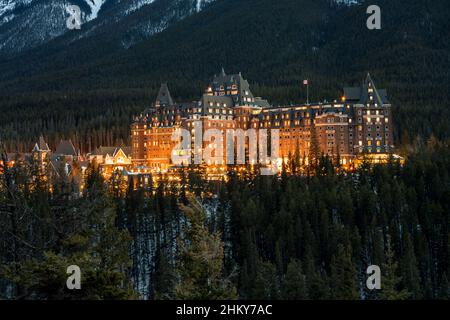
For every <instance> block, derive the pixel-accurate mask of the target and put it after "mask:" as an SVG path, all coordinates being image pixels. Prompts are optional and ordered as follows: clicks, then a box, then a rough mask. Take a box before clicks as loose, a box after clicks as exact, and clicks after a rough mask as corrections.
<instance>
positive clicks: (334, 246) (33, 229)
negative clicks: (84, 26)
mask: <svg viewBox="0 0 450 320" xmlns="http://www.w3.org/2000/svg"><path fill="white" fill-rule="evenodd" d="M289 165H290V166H296V165H295V162H294V161H292V162H291V163H290V164H289ZM449 168H450V151H449V149H448V146H444V145H442V144H440V143H438V142H437V141H436V140H430V141H429V142H428V143H423V144H422V145H421V146H420V147H419V148H418V149H417V150H416V151H415V152H414V153H412V154H411V155H410V156H409V157H408V160H407V161H406V163H405V164H404V165H403V166H402V165H400V164H399V163H398V162H396V161H391V162H390V163H389V164H388V165H370V164H368V163H365V164H363V165H362V166H361V167H360V168H359V169H358V171H357V172H355V173H353V174H348V173H345V172H342V171H341V170H340V169H339V167H336V166H335V165H333V160H332V159H328V158H322V159H321V160H320V161H319V162H318V163H317V165H314V167H311V168H309V169H310V171H309V172H310V174H309V175H298V174H289V175H288V174H286V173H282V175H281V176H280V177H275V176H274V177H267V176H251V175H248V176H245V177H237V176H236V175H234V174H230V175H229V180H228V181H227V182H221V183H217V182H215V183H208V182H206V181H203V180H202V178H201V175H199V174H198V173H195V172H191V173H189V174H183V175H182V181H181V183H179V184H171V183H160V184H159V185H157V186H155V187H153V188H138V189H134V188H132V187H131V185H128V184H127V183H126V182H125V181H124V180H122V179H121V178H120V176H119V175H116V176H114V177H113V178H112V179H111V181H104V180H103V178H102V175H101V174H99V172H98V170H97V169H96V168H95V166H91V168H90V169H89V177H88V183H87V187H86V189H85V191H84V193H83V196H82V197H81V198H74V197H73V196H72V195H73V193H71V191H72V190H73V187H72V186H71V182H70V181H60V180H59V179H57V180H55V181H54V182H53V183H54V186H53V193H49V191H48V189H49V188H48V183H49V181H47V180H45V179H43V178H41V179H35V180H33V181H31V180H29V179H27V178H26V177H27V176H28V175H29V172H27V170H33V168H32V167H30V168H24V167H15V168H13V169H9V170H7V171H6V173H7V174H5V175H2V176H0V178H1V185H2V186H4V187H5V188H2V189H0V191H1V193H0V203H1V206H0V213H1V215H0V225H1V226H2V233H1V235H0V252H2V254H1V256H0V259H1V261H0V262H1V263H0V265H1V266H2V267H1V269H0V288H1V290H0V297H2V298H24V299H136V298H148V299H234V298H241V299H448V298H449V297H450V286H449V280H448V279H449V276H450V260H449V257H450V245H449V240H450V233H449V226H450V216H449V212H450V208H449V203H450V188H449V186H450V172H449ZM13 181H14V183H13ZM105 182H106V183H105ZM72 264H77V265H79V266H80V268H81V270H83V275H84V276H83V277H84V278H83V279H84V280H83V287H82V290H78V291H76V293H73V291H69V290H67V289H66V287H65V279H66V277H67V275H66V274H65V268H66V266H67V265H72ZM373 264H375V265H378V266H380V268H381V270H382V282H381V283H382V288H381V290H375V291H369V290H367V289H366V286H365V281H366V279H367V275H366V268H367V267H368V266H369V265H373Z"/></svg>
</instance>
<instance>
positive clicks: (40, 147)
mask: <svg viewBox="0 0 450 320" xmlns="http://www.w3.org/2000/svg"><path fill="white" fill-rule="evenodd" d="M33 151H45V152H50V151H51V150H50V148H49V147H48V144H47V142H45V140H44V137H43V136H40V137H39V141H38V142H37V143H36V144H35V145H34V148H33Z"/></svg>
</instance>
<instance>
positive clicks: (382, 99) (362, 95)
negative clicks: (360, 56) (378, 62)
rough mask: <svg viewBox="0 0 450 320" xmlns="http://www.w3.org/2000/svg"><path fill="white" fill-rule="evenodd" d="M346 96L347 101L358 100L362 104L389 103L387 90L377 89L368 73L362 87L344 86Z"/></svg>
mask: <svg viewBox="0 0 450 320" xmlns="http://www.w3.org/2000/svg"><path fill="white" fill-rule="evenodd" d="M344 96H345V99H346V101H349V102H358V103H361V104H364V105H366V104H370V105H375V104H377V105H379V106H382V105H383V104H389V101H388V99H387V92H386V90H385V89H379V90H378V89H377V88H376V86H375V83H374V82H373V80H372V77H371V76H370V73H367V76H366V78H365V80H364V81H363V84H362V86H361V87H346V88H344Z"/></svg>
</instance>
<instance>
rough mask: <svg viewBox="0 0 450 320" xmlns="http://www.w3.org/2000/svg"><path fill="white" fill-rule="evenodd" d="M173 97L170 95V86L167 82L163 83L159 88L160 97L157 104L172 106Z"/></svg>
mask: <svg viewBox="0 0 450 320" xmlns="http://www.w3.org/2000/svg"><path fill="white" fill-rule="evenodd" d="M173 104H174V103H173V99H172V96H171V95H170V91H169V87H168V86H167V83H162V84H161V88H159V93H158V97H157V98H156V105H157V106H172V105H173Z"/></svg>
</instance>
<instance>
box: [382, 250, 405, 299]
mask: <svg viewBox="0 0 450 320" xmlns="http://www.w3.org/2000/svg"><path fill="white" fill-rule="evenodd" d="M397 268H398V264H397V262H396V261H395V255H394V251H393V250H392V248H391V246H388V248H387V251H386V261H385V263H384V264H383V266H382V268H381V274H382V277H381V290H380V294H379V298H380V299H382V300H404V299H407V298H408V297H409V295H410V294H409V293H408V292H407V291H406V290H404V289H403V290H399V289H398V288H399V285H400V282H401V280H402V278H401V277H399V276H398V275H397V272H398V271H397Z"/></svg>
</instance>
